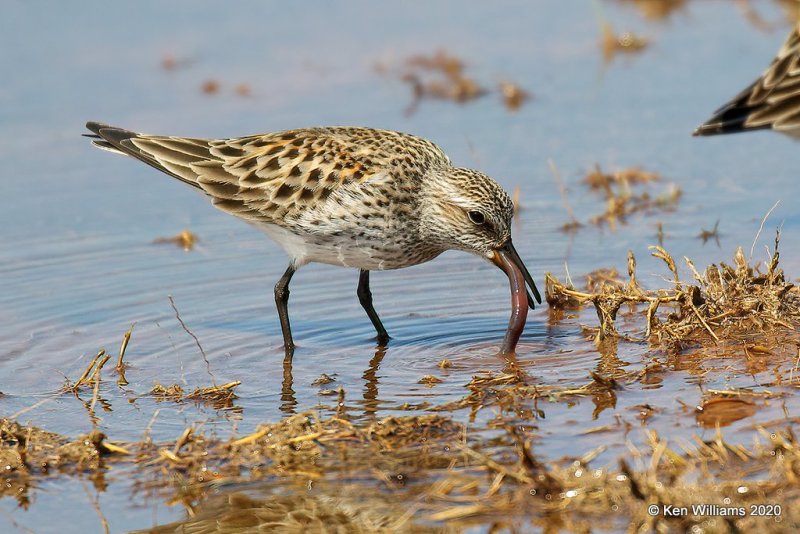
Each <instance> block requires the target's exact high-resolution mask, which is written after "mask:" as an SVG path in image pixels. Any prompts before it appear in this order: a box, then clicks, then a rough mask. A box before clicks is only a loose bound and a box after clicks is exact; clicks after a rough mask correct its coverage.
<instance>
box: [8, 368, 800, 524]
mask: <svg viewBox="0 0 800 534" xmlns="http://www.w3.org/2000/svg"><path fill="white" fill-rule="evenodd" d="M596 381H597V382H598V384H599V383H600V382H603V379H600V378H598V379H596ZM605 382H606V383H605V384H603V385H602V387H609V386H610V385H613V382H612V381H610V380H608V379H605ZM598 387H600V386H598ZM757 430H758V435H759V437H760V439H758V440H757V441H756V442H755V443H754V445H753V446H751V447H744V446H742V445H738V444H731V443H728V442H726V441H725V440H724V439H723V437H722V435H721V433H720V432H717V433H716V435H714V436H713V437H711V438H708V439H701V438H699V437H695V438H694V439H693V440H692V441H685V442H681V441H675V442H668V441H667V440H665V439H662V438H661V437H659V436H658V435H657V434H656V433H655V432H647V444H646V445H645V446H643V447H641V448H637V447H635V446H633V445H629V449H630V454H629V455H627V457H626V459H624V460H622V461H620V463H619V466H618V467H616V468H614V467H608V466H594V465H593V464H594V463H595V461H596V458H597V457H598V456H599V455H600V454H601V453H602V451H603V447H599V448H597V449H594V450H590V451H588V452H586V453H585V454H583V455H581V456H575V457H566V458H562V459H560V460H558V461H555V462H545V461H543V460H542V459H540V458H539V457H537V455H536V453H535V450H534V448H533V446H532V444H531V441H530V439H529V437H528V435H527V434H526V431H525V430H522V429H520V427H519V426H518V425H515V424H512V423H511V422H510V421H508V422H507V423H506V424H498V425H497V426H496V427H495V430H493V431H491V430H469V429H468V428H467V427H466V426H464V425H462V424H459V423H457V422H454V421H453V420H452V419H451V418H449V417H444V416H442V415H436V414H433V415H418V416H409V417H389V418H385V419H382V420H379V421H373V422H370V423H366V424H361V425H358V426H356V425H354V424H353V423H352V422H350V421H347V420H344V419H341V418H338V417H336V416H331V417H328V418H325V419H321V418H317V417H316V416H314V415H313V414H311V413H307V414H299V415H295V416H292V417H289V418H287V419H284V420H283V421H280V422H278V423H273V424H267V425H263V426H261V427H259V428H258V430H256V432H254V433H252V434H249V435H247V436H243V437H241V438H237V439H229V440H221V439H217V438H213V437H207V436H203V435H202V434H199V433H197V432H195V430H194V429H191V428H189V429H187V430H186V431H185V432H183V433H182V434H181V436H179V437H178V438H177V439H176V440H175V441H174V442H170V443H163V444H158V445H157V444H153V443H150V442H142V443H139V444H129V445H128V448H130V449H131V450H134V451H136V454H128V455H123V454H114V452H116V451H114V450H112V449H109V448H108V443H107V442H106V441H105V439H104V436H102V434H99V433H97V434H94V435H89V436H84V437H82V438H79V439H78V440H75V441H74V442H70V441H69V440H68V439H66V438H64V437H62V436H58V435H56V434H51V433H46V432H44V431H41V430H39V429H35V428H33V427H21V426H19V425H17V424H16V423H13V422H10V421H7V420H3V421H2V422H0V436H1V437H2V442H0V454H1V455H2V458H3V459H4V461H5V463H6V465H10V466H12V467H11V468H8V467H7V468H6V469H5V471H6V473H5V477H6V484H5V488H6V489H4V491H6V494H8V493H7V492H8V491H11V490H12V489H13V488H19V487H20V485H21V486H22V487H23V490H22V492H24V491H26V489H25V488H28V487H30V484H32V483H34V482H35V478H36V477H42V476H45V475H46V474H47V471H46V469H47V468H51V469H53V468H55V466H58V469H59V471H60V472H63V473H87V474H89V475H95V474H102V473H104V472H106V471H107V470H108V469H109V467H111V466H114V465H117V467H119V468H120V469H124V466H125V465H127V466H128V468H130V469H135V470H136V473H137V480H136V482H135V491H136V492H145V493H148V494H150V495H158V496H160V497H161V498H164V499H166V500H167V503H168V504H182V505H184V506H186V508H187V511H188V517H187V518H186V519H185V520H183V521H180V522H179V523H172V524H170V525H164V526H162V527H157V528H155V529H154V530H152V531H151V532H165V531H166V530H164V529H166V528H171V529H175V528H183V529H185V530H197V529H201V528H205V527H209V526H212V525H213V526H215V527H218V526H219V525H226V526H229V527H230V528H234V527H236V528H250V529H257V528H260V529H262V530H264V529H269V528H286V529H300V530H303V529H305V531H308V529H309V528H314V527H315V525H324V526H325V527H330V526H332V525H339V526H341V527H342V528H344V529H345V530H347V531H348V532H350V531H352V532H379V531H391V532H419V531H423V532H424V531H442V528H450V529H453V531H458V530H459V529H464V528H469V527H471V526H477V525H481V526H483V527H484V528H490V529H491V528H494V529H500V528H521V527H522V526H525V525H528V526H533V527H538V528H546V527H547V528H552V527H554V526H558V527H559V528H561V529H563V530H566V531H586V530H587V529H592V530H618V529H619V528H622V527H625V526H628V525H632V526H633V527H635V530H636V531H651V530H655V531H659V532H660V531H664V530H672V529H674V530H690V529H691V528H692V527H695V526H697V525H701V524H702V525H703V528H704V529H705V531H707V532H728V531H730V530H737V529H738V530H740V531H752V530H753V529H757V528H760V529H762V530H763V529H767V530H769V527H770V526H774V525H775V522H776V517H775V516H774V515H773V516H764V517H757V516H754V515H752V514H751V513H749V506H750V505H751V504H763V503H775V504H778V505H779V506H781V510H780V516H779V518H778V519H779V520H780V521H784V522H785V523H784V524H786V525H791V524H795V523H796V522H797V521H800V499H798V497H800V484H799V483H798V480H800V478H799V477H800V467H798V466H800V444H799V443H798V442H797V439H796V437H795V436H794V434H793V433H792V431H791V430H790V429H787V430H784V431H771V432H768V431H766V430H764V429H762V428H758V429H757ZM121 450H124V449H121ZM73 451H74V452H73ZM125 452H127V451H125ZM76 454H77V456H76ZM9 459H10V460H9ZM82 459H85V460H86V461H83V463H82ZM42 466H46V467H42ZM117 467H115V469H116V468H117ZM25 476H28V477H29V478H27V479H26V478H24V477H25ZM15 483H16V484H17V486H15V485H14V484H15ZM14 491H15V492H16V493H17V494H19V493H20V490H19V489H14ZM697 503H707V504H713V505H717V506H728V507H746V508H747V510H748V513H747V514H743V515H742V516H731V517H720V515H719V514H711V515H712V516H716V521H717V523H709V522H708V519H709V518H708V517H706V516H702V515H698V514H686V515H680V516H677V517H665V515H664V514H663V513H659V514H656V515H652V514H650V513H648V506H650V505H653V504H656V505H658V506H663V505H672V506H678V507H680V506H687V507H691V505H692V504H697ZM172 531H174V530H172ZM298 531H299V530H298Z"/></svg>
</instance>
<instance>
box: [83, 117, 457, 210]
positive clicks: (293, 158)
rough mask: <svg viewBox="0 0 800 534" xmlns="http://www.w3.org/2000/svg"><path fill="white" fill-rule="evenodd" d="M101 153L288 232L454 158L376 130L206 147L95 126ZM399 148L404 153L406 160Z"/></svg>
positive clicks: (315, 131) (292, 133)
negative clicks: (360, 193)
mask: <svg viewBox="0 0 800 534" xmlns="http://www.w3.org/2000/svg"><path fill="white" fill-rule="evenodd" d="M87 127H88V128H89V129H90V130H92V131H93V132H94V133H95V134H96V135H97V136H98V137H99V140H98V141H95V144H97V145H99V146H101V148H106V149H111V150H116V151H120V152H123V153H125V154H127V155H130V156H133V157H136V158H137V159H140V160H142V161H144V162H145V163H148V164H149V165H151V166H153V167H156V168H158V169H159V170H162V171H163V172H166V173H167V174H170V175H171V176H174V177H176V178H178V179H180V180H182V181H184V182H186V183H188V184H190V185H193V186H195V187H198V188H200V189H202V190H203V191H204V192H205V193H206V194H208V195H209V196H210V197H211V199H212V202H213V204H214V205H215V206H216V207H217V208H219V209H221V210H223V211H226V212H229V213H231V214H234V215H237V216H238V217H242V218H244V219H247V220H249V221H252V222H261V223H273V224H278V225H281V221H282V220H283V219H284V218H285V217H286V216H287V215H289V216H292V215H298V214H300V213H301V212H303V211H304V210H306V209H308V208H309V207H310V206H315V207H318V206H319V205H320V204H322V203H324V202H325V200H326V199H327V198H328V197H329V196H330V195H331V194H332V193H333V192H334V191H336V190H337V189H339V188H341V187H342V186H344V185H346V184H347V185H351V184H354V183H365V182H368V181H369V179H370V178H371V177H373V176H376V175H378V174H380V175H383V176H386V175H387V174H392V171H393V170H395V169H398V168H401V167H402V169H403V172H404V174H406V175H407V174H408V173H409V172H412V173H413V171H414V169H419V172H423V171H422V170H423V169H424V168H428V167H429V166H430V164H431V160H440V161H441V163H442V164H449V160H448V159H447V156H446V155H445V154H444V153H443V152H442V151H441V149H439V148H438V147H437V146H436V145H434V144H433V143H431V142H429V141H426V140H424V139H421V138H418V137H414V136H410V135H407V134H401V133H398V132H391V131H386V130H374V129H370V128H344V127H343V128H308V129H298V130H289V131H285V132H278V133H272V134H263V135H252V136H247V137H240V138H233V139H220V140H203V139H192V138H183V137H168V136H155V135H145V134H136V133H134V132H129V131H127V130H122V129H119V128H113V127H109V126H105V125H100V124H97V123H89V124H87ZM398 145H400V146H402V147H403V149H404V150H403V151H401V152H398V150H397V147H398Z"/></svg>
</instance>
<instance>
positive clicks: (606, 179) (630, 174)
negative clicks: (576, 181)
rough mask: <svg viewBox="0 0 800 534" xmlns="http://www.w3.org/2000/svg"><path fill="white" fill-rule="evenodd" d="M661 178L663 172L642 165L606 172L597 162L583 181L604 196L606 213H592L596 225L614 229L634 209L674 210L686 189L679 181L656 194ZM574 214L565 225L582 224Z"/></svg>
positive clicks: (648, 210) (591, 219)
mask: <svg viewBox="0 0 800 534" xmlns="http://www.w3.org/2000/svg"><path fill="white" fill-rule="evenodd" d="M661 180H662V179H661V176H660V175H659V174H657V173H654V172H649V171H645V170H643V169H641V168H639V167H631V168H628V169H622V170H619V171H616V172H611V173H605V172H603V171H602V170H601V169H600V166H599V165H595V167H594V169H593V170H592V171H590V172H589V173H588V174H587V175H586V176H585V177H584V180H583V181H584V184H585V185H586V186H587V187H588V188H589V189H590V190H591V191H594V192H596V193H598V194H600V195H602V196H603V198H604V200H605V202H606V210H605V212H604V213H601V214H599V215H595V216H593V217H591V218H590V219H589V222H590V223H591V224H594V225H602V224H607V225H608V226H609V228H611V229H612V230H613V229H615V228H616V225H617V223H622V224H625V223H626V222H627V218H628V217H629V216H630V215H632V214H634V213H640V212H646V213H650V212H668V211H672V210H674V209H675V208H676V207H677V205H678V202H679V201H680V198H681V196H682V192H681V190H680V188H679V187H678V186H677V185H675V184H673V183H671V184H668V185H667V188H666V189H665V190H664V191H662V192H661V193H660V194H657V195H654V194H652V193H651V191H650V188H651V184H653V183H655V182H660V181H661ZM562 196H563V194H562ZM571 211H572V210H571V209H570V210H568V212H569V213H571ZM571 217H572V218H573V221H572V222H571V223H568V225H565V226H569V227H571V228H577V227H579V225H580V223H578V222H577V221H576V220H575V219H574V215H571ZM576 223H577V224H578V226H576Z"/></svg>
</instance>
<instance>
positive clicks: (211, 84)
mask: <svg viewBox="0 0 800 534" xmlns="http://www.w3.org/2000/svg"><path fill="white" fill-rule="evenodd" d="M219 88H220V84H219V82H218V81H216V80H206V81H205V82H203V85H201V86H200V90H201V91H203V92H204V93H205V94H207V95H215V94H217V93H219Z"/></svg>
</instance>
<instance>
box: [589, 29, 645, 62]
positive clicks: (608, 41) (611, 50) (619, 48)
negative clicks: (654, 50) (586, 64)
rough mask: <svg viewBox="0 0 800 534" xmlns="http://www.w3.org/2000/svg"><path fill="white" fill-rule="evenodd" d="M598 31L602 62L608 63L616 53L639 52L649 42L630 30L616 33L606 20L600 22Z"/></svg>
mask: <svg viewBox="0 0 800 534" xmlns="http://www.w3.org/2000/svg"><path fill="white" fill-rule="evenodd" d="M600 33H601V39H600V49H601V50H602V52H603V62H604V63H610V62H611V61H612V60H613V59H614V57H615V56H616V55H617V54H618V53H624V54H635V53H638V52H641V51H642V50H644V49H645V48H647V46H648V45H649V44H650V43H649V41H648V40H647V39H646V38H644V37H640V36H638V35H636V34H635V33H632V32H624V33H621V34H619V35H618V34H616V33H615V32H614V29H613V28H612V27H611V24H609V23H608V22H603V23H601V25H600Z"/></svg>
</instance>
